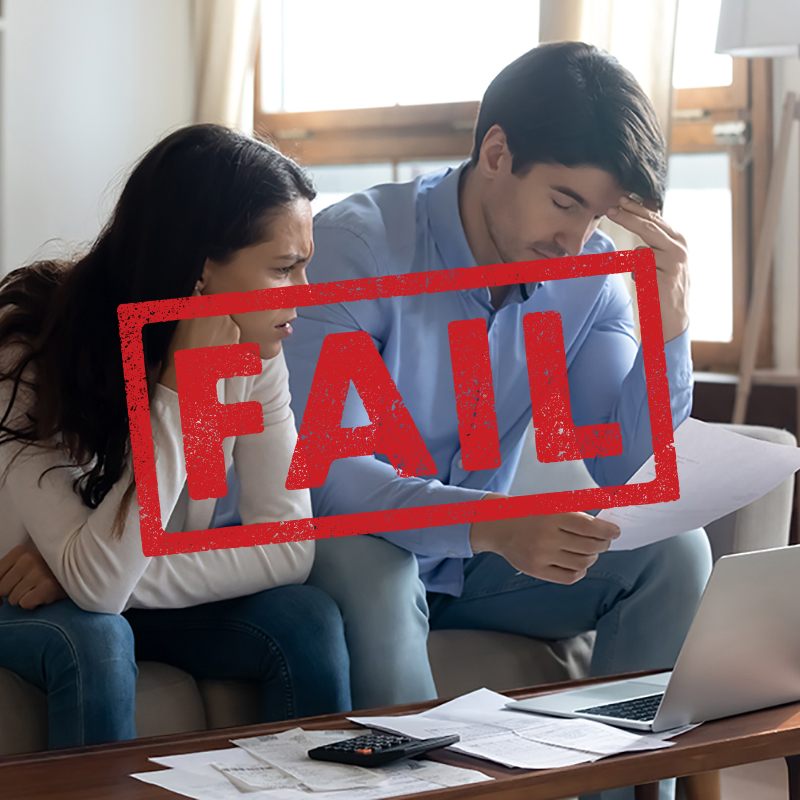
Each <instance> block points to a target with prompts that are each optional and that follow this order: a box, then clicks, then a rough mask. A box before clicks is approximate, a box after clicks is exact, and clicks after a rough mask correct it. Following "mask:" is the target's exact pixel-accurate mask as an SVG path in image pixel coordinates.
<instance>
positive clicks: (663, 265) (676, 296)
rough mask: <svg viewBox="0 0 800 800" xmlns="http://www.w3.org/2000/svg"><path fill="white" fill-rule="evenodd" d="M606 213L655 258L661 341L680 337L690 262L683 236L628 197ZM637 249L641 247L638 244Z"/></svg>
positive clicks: (686, 322)
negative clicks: (637, 238)
mask: <svg viewBox="0 0 800 800" xmlns="http://www.w3.org/2000/svg"><path fill="white" fill-rule="evenodd" d="M619 205H620V207H619V208H618V209H617V208H610V209H609V210H608V216H609V217H610V218H611V219H612V220H614V222H616V223H617V224H618V225H621V226H622V227H623V228H625V230H628V231H630V232H631V233H635V234H636V235H637V236H639V237H640V238H641V239H642V241H643V242H644V243H645V245H647V247H649V248H651V249H652V250H653V252H654V253H655V257H656V274H657V276H658V297H659V300H660V302H661V324H662V327H663V329H664V342H669V341H671V340H672V339H675V338H677V337H678V336H680V335H681V334H682V333H683V332H684V331H685V330H686V328H687V327H688V325H689V264H688V252H687V248H686V239H684V238H683V236H681V234H680V233H677V232H676V231H674V230H673V229H672V228H671V227H670V226H669V225H667V223H666V222H664V220H663V218H662V217H661V215H660V214H659V213H658V212H657V211H651V210H649V209H647V208H645V207H644V206H642V205H639V204H638V203H636V202H635V201H634V200H631V199H630V198H628V197H622V198H620V201H619ZM636 249H637V250H639V249H641V248H639V247H637V248H636Z"/></svg>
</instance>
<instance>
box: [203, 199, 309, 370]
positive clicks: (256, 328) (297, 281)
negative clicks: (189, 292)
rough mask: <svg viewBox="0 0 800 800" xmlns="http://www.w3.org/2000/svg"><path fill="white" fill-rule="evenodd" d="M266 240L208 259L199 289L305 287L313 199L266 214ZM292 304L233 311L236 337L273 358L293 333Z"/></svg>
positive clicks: (236, 289) (207, 292)
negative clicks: (223, 258)
mask: <svg viewBox="0 0 800 800" xmlns="http://www.w3.org/2000/svg"><path fill="white" fill-rule="evenodd" d="M267 230H268V233H267V235H268V237H269V238H268V239H267V241H264V242H261V243H260V244H256V245H253V246H252V247H245V248H244V249H242V250H237V251H236V252H235V253H234V254H233V256H232V257H231V258H230V259H229V260H228V261H226V262H224V263H222V262H217V261H212V260H211V259H208V260H206V263H205V267H204V268H203V276H202V287H201V292H202V294H219V293H222V292H250V291H253V290H255V289H279V288H282V287H286V286H304V285H306V284H308V281H307V280H306V266H307V264H308V262H309V261H310V260H311V256H312V255H313V253H314V240H313V236H312V215H311V203H309V201H308V200H306V199H305V198H304V197H302V198H299V199H298V200H295V201H293V202H292V203H291V204H290V205H288V206H286V207H285V208H282V209H280V210H279V211H276V212H273V213H271V214H270V218H269V225H268V229H267ZM296 316H297V313H296V312H295V309H293V308H283V309H277V310H276V309H266V310H264V311H253V312H250V313H248V314H232V315H231V317H232V319H233V321H234V322H235V323H236V324H237V325H238V326H239V328H240V330H241V332H242V334H241V339H240V341H242V342H257V343H258V346H259V348H260V350H261V358H275V356H277V355H278V353H280V350H281V342H282V341H283V339H285V338H286V337H287V336H290V335H291V333H292V326H291V324H290V322H291V320H293V319H295V317H296Z"/></svg>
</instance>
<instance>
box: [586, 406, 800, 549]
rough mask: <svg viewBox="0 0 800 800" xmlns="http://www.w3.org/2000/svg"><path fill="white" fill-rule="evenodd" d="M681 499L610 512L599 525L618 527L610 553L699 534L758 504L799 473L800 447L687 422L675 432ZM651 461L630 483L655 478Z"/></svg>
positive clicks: (695, 421)
mask: <svg viewBox="0 0 800 800" xmlns="http://www.w3.org/2000/svg"><path fill="white" fill-rule="evenodd" d="M674 441H675V454H676V457H677V458H676V461H677V465H678V482H679V484H680V493H681V496H680V499H679V500H673V501H670V502H666V503H650V504H648V505H642V506H626V507H623V508H609V509H605V510H604V511H601V512H600V513H599V514H598V515H597V516H598V519H605V520H608V521H609V522H614V523H616V524H617V525H619V527H620V529H621V531H622V535H621V536H620V537H619V538H618V539H615V540H614V541H613V542H612V543H611V548H610V549H611V550H632V549H633V548H636V547H642V546H643V545H646V544H652V543H653V542H658V541H660V540H662V539H667V538H669V537H670V536H675V535H676V534H678V533H683V532H684V531H689V530H693V529H694V528H701V527H703V526H704V525H708V523H709V522H713V521H714V520H716V519H719V518H720V517H724V516H725V515H726V514H730V513H731V512H733V511H736V510H738V509H740V508H742V507H743V506H746V505H748V503H752V502H753V501H754V500H758V498H759V497H762V496H763V495H765V494H766V493H767V492H769V491H771V490H772V489H774V488H775V487H776V486H778V484H780V483H782V482H783V481H785V480H786V479H787V478H788V477H789V476H790V475H792V474H793V473H794V472H796V471H797V470H798V469H800V447H789V446H787V445H784V444H775V443H773V442H765V441H762V440H760V439H753V438H751V437H750V436H744V435H743V434H740V433H734V432H733V431H730V430H727V429H725V428H722V427H720V426H718V425H709V424H708V423H705V422H700V420H696V419H691V418H689V419H687V420H685V421H684V422H683V423H682V424H681V425H680V426H679V427H678V429H677V430H676V431H675V439H674ZM655 474H656V473H655V461H654V458H653V457H652V456H651V457H650V458H649V459H648V460H647V461H646V462H645V463H644V465H643V466H642V467H641V468H640V469H639V471H638V472H637V473H636V474H635V475H634V476H633V477H632V478H631V479H630V481H628V483H646V482H648V481H651V480H653V478H655Z"/></svg>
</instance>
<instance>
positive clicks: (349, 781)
mask: <svg viewBox="0 0 800 800" xmlns="http://www.w3.org/2000/svg"><path fill="white" fill-rule="evenodd" d="M233 743H234V744H235V745H236V746H237V747H241V748H242V749H243V750H246V751H247V752H248V753H250V755H251V756H255V757H256V758H257V759H259V760H260V761H264V762H266V763H267V764H270V765H271V766H273V767H277V768H278V769H279V770H280V771H281V772H283V773H285V774H287V775H291V776H292V777H293V778H296V779H297V780H298V781H300V782H301V783H303V784H304V785H305V786H306V787H308V788H309V789H311V790H312V791H314V792H319V791H328V790H338V789H358V788H361V787H364V786H374V785H375V784H376V783H380V781H382V780H383V776H382V775H381V774H380V773H379V772H377V771H376V770H374V769H366V768H365V767H356V766H354V765H353V764H334V763H331V762H330V761H314V759H312V758H309V757H308V751H309V750H311V748H313V747H316V742H314V740H313V739H311V737H310V736H308V735H307V733H306V732H305V731H304V730H302V729H301V728H295V729H294V730H291V731H285V732H284V733H276V734H272V735H269V736H253V737H250V738H247V739H235V740H234V742H233Z"/></svg>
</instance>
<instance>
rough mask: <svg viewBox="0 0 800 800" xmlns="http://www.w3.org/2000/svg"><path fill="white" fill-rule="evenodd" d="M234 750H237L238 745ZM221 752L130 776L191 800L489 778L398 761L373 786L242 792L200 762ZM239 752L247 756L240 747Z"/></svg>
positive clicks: (319, 796) (384, 791)
mask: <svg viewBox="0 0 800 800" xmlns="http://www.w3.org/2000/svg"><path fill="white" fill-rule="evenodd" d="M309 733H312V732H309ZM317 738H319V737H317ZM234 749H236V750H239V748H234ZM224 752H227V751H220V750H213V751H208V752H206V753H192V754H188V755H190V756H191V758H187V756H184V755H179V756H167V757H165V758H168V759H170V760H181V761H180V762H179V763H183V764H186V765H188V766H191V767H192V769H193V770H194V771H193V772H192V771H189V770H187V769H165V770H160V771H155V772H143V773H137V774H135V775H132V776H131V777H133V778H136V779H138V780H141V781H144V782H145V783H150V784H153V785H154V786H160V787H162V788H164V789H167V790H169V791H171V792H175V793H177V794H181V795H183V796H185V797H191V798H194V800H241V798H242V797H243V796H244V797H246V798H247V800H344V798H345V797H346V800H381V798H384V797H395V796H397V795H403V794H414V793H418V792H427V791H433V790H434V789H441V788H442V787H443V786H464V785H466V784H469V783H479V782H481V781H490V780H492V778H490V777H489V776H488V775H484V774H483V773H482V772H479V771H478V770H472V769H463V768H461V767H452V766H449V765H447V764H439V763H437V762H434V761H425V760H421V761H416V760H414V761H401V762H398V763H396V764H390V765H388V766H386V767H380V768H378V769H376V770H375V773H376V776H378V777H379V778H380V782H379V783H377V784H376V785H375V786H368V787H362V788H358V789H348V790H346V791H318V792H313V793H312V792H309V791H307V790H306V789H304V788H302V787H298V788H286V789H270V790H265V791H255V792H252V793H246V794H245V793H243V792H241V791H239V789H237V788H236V787H235V786H234V785H233V784H232V783H230V782H229V781H228V779H227V778H225V777H224V776H223V775H222V774H220V773H219V772H216V771H215V770H214V769H213V768H210V766H209V762H208V761H206V762H203V761H201V757H205V758H207V759H209V760H210V759H213V758H217V757H219V754H220V753H224ZM240 752H242V753H244V754H245V755H247V753H245V752H244V751H242V750H240ZM151 760H154V759H151ZM226 760H227V761H229V762H231V763H232V762H234V761H235V760H236V759H234V758H232V757H231V756H228V757H226ZM253 761H254V762H255V763H256V764H263V762H260V761H258V760H257V759H253ZM202 766H207V767H209V769H210V773H211V774H210V776H209V775H207V774H206V773H205V771H204V770H202V769H201V767H202Z"/></svg>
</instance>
